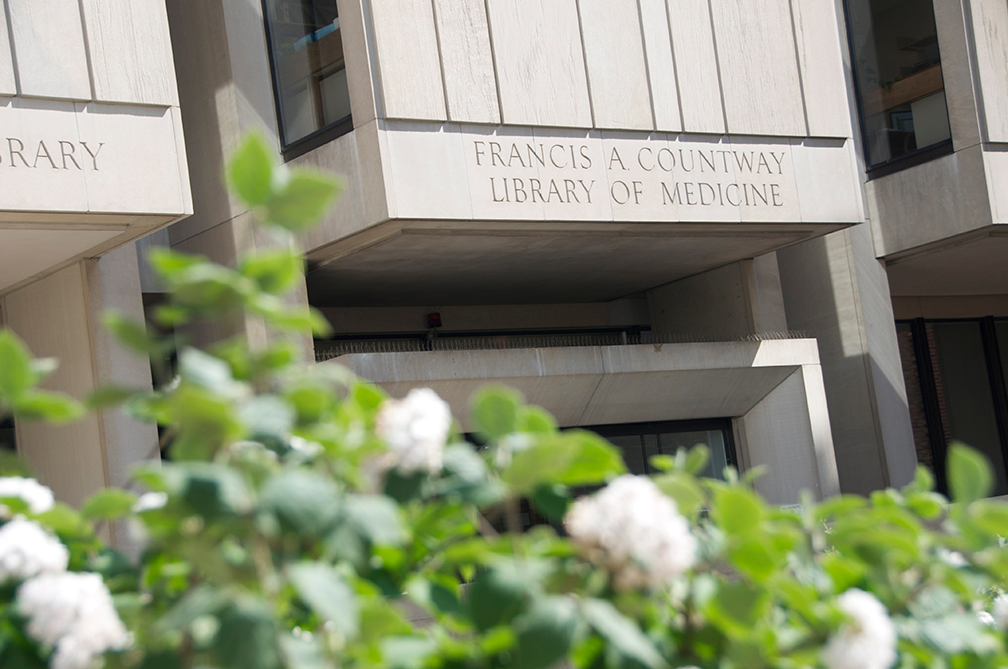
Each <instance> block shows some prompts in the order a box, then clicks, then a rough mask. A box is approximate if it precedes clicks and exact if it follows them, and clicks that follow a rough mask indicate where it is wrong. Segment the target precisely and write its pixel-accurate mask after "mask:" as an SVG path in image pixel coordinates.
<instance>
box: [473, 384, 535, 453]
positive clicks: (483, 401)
mask: <svg viewBox="0 0 1008 669" xmlns="http://www.w3.org/2000/svg"><path fill="white" fill-rule="evenodd" d="M524 403H525V401H524V398H523V397H522V396H521V393H519V392H518V391H517V390H514V389H512V388H505V387H504V386H495V385H490V386H484V387H482V388H480V389H479V390H478V391H476V394H475V395H473V398H472V420H473V426H474V427H475V428H476V431H477V432H479V433H480V434H481V435H483V437H485V438H486V439H488V440H491V439H499V438H501V437H503V436H504V435H507V434H511V433H512V432H514V431H515V428H516V427H517V422H518V410H519V408H520V407H521V406H522V405H523V404H524Z"/></svg>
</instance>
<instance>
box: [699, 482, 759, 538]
mask: <svg viewBox="0 0 1008 669" xmlns="http://www.w3.org/2000/svg"><path fill="white" fill-rule="evenodd" d="M711 515H712V516H713V517H714V520H715V522H717V524H718V527H720V528H721V529H722V530H724V531H725V532H727V533H728V534H747V533H749V532H751V531H753V530H755V529H758V528H759V523H760V520H761V518H762V517H763V504H762V502H761V501H760V499H759V497H757V496H756V495H755V494H754V493H753V492H752V491H750V490H747V489H745V488H729V487H719V488H717V489H715V490H714V504H713V508H712V510H711Z"/></svg>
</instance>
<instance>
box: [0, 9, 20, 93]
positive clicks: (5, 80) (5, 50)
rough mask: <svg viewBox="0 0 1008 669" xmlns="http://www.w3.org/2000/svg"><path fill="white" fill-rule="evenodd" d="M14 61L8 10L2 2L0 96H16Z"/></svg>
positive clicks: (0, 12)
mask: <svg viewBox="0 0 1008 669" xmlns="http://www.w3.org/2000/svg"><path fill="white" fill-rule="evenodd" d="M15 93H17V86H16V84H15V81H14V59H13V58H11V45H10V31H9V30H8V29H7V9H6V8H5V7H4V4H3V3H2V2H0V95H4V96H6V95H14V94H15Z"/></svg>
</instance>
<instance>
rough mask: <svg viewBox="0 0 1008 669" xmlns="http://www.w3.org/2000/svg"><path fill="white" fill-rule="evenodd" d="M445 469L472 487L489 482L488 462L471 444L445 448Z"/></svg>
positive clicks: (453, 445)
mask: <svg viewBox="0 0 1008 669" xmlns="http://www.w3.org/2000/svg"><path fill="white" fill-rule="evenodd" d="M443 465H444V469H445V470H447V471H448V472H450V473H452V474H454V475H456V476H457V477H458V478H459V479H461V480H462V481H464V482H465V483H468V484H470V485H479V484H481V483H484V482H486V480H487V467H486V462H484V461H483V458H481V457H480V456H479V454H478V453H476V451H474V450H473V448H472V446H470V445H469V444H452V445H450V446H448V447H446V448H445V450H444V458H443Z"/></svg>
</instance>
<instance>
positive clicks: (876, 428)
mask: <svg viewBox="0 0 1008 669" xmlns="http://www.w3.org/2000/svg"><path fill="white" fill-rule="evenodd" d="M777 259H778V264H779V267H780V279H781V286H782V289H783V295H784V304H785V307H786V310H787V321H788V325H789V327H790V328H791V329H793V330H803V331H805V332H806V333H807V334H808V335H809V336H810V337H815V338H816V340H817V341H818V343H819V355H820V360H821V363H822V375H823V380H824V383H825V390H826V397H827V399H828V402H829V414H830V415H829V417H830V424H831V425H832V433H833V444H834V447H835V449H836V460H837V469H838V472H839V475H840V486H841V489H842V490H843V491H844V492H849V493H868V492H871V491H872V490H878V489H880V488H884V487H886V486H895V487H899V486H902V485H904V484H906V483H908V482H910V481H911V480H912V479H913V474H914V470H915V468H916V464H917V456H916V451H915V450H914V444H913V432H912V429H911V425H910V414H909V410H908V409H907V401H906V389H905V388H904V385H903V376H902V371H901V365H900V357H899V347H898V345H897V342H896V332H895V327H894V318H893V313H892V303H891V300H890V297H889V284H888V281H887V279H886V273H885V268H884V267H883V266H882V264H881V263H880V261H878V260H877V259H876V258H875V254H874V247H873V246H872V240H871V233H870V231H869V229H868V226H867V225H859V226H855V227H853V228H850V229H849V230H845V231H841V232H835V233H833V234H831V235H827V236H826V237H820V238H818V239H814V240H810V241H807V242H804V243H802V244H798V245H796V246H792V247H789V248H787V249H784V250H782V251H778V252H777Z"/></svg>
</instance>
